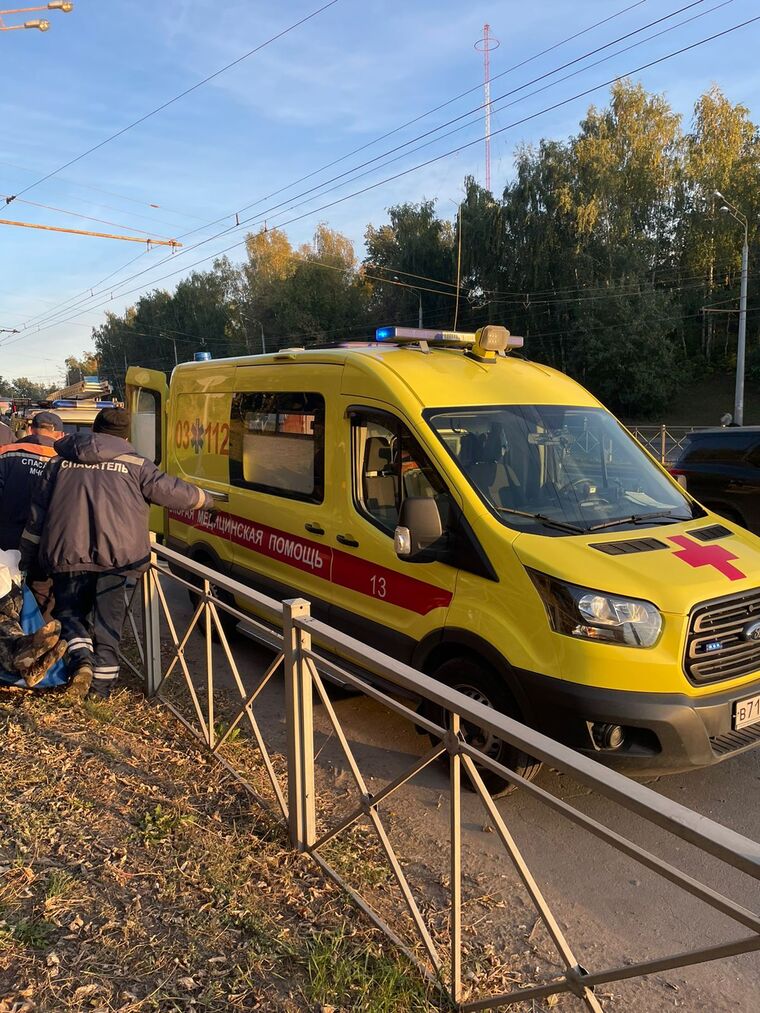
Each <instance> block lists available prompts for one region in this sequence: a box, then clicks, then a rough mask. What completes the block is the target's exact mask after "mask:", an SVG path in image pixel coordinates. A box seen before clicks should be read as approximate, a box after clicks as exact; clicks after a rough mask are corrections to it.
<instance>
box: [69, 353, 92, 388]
mask: <svg viewBox="0 0 760 1013" xmlns="http://www.w3.org/2000/svg"><path fill="white" fill-rule="evenodd" d="M65 366H66V386H67V387H68V386H71V384H73V383H79V381H80V380H83V379H84V378H85V377H86V376H98V372H99V369H100V364H99V362H98V357H97V355H95V354H94V353H93V352H82V357H81V358H80V359H78V358H77V357H76V356H75V355H70V356H69V357H68V358H67V359H66V360H65Z"/></svg>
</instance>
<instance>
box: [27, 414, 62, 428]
mask: <svg viewBox="0 0 760 1013" xmlns="http://www.w3.org/2000/svg"><path fill="white" fill-rule="evenodd" d="M32 428H33V429H54V430H55V431H56V432H57V433H62V432H63V422H61V419H60V416H58V415H56V414H55V412H37V414H36V415H35V416H34V418H33V419H32Z"/></svg>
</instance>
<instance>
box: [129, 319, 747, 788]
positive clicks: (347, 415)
mask: <svg viewBox="0 0 760 1013" xmlns="http://www.w3.org/2000/svg"><path fill="white" fill-rule="evenodd" d="M521 344H522V340H521V339H515V338H512V337H510V335H509V332H508V331H507V330H506V329H505V328H502V327H493V326H489V327H486V328H483V329H482V330H481V331H479V332H478V333H477V335H463V334H459V333H455V332H440V333H437V332H434V331H418V330H407V329H402V328H382V329H380V330H379V331H378V333H377V341H376V342H375V343H372V344H368V345H366V346H362V347H351V346H349V345H347V346H344V347H340V348H325V349H321V348H315V349H309V350H303V349H294V350H283V351H280V352H277V353H274V354H268V355H259V356H245V357H242V358H235V359H224V360H219V361H214V362H212V361H207V360H208V355H207V353H201V355H202V356H203V358H204V359H205V360H206V361H197V362H188V363H183V364H181V365H179V366H178V367H177V368H176V369H175V370H174V372H173V374H172V378H171V384H170V386H167V384H166V381H165V377H164V375H163V374H162V373H156V372H154V371H151V370H148V369H142V368H140V367H133V368H131V369H130V371H129V374H128V377H127V380H128V398H129V407H130V410H131V412H132V418H133V436H134V442H135V443H136V445H137V447H138V449H140V450H141V451H142V452H144V453H146V454H147V455H148V456H150V457H151V458H153V459H154V460H156V462H157V463H159V464H161V465H163V466H164V467H165V468H166V469H167V470H168V471H169V472H170V473H171V474H174V475H179V476H181V477H182V478H184V479H187V480H190V481H192V482H195V483H196V484H198V485H200V486H202V487H203V488H204V489H207V490H209V491H210V492H212V493H213V494H214V495H215V496H216V498H217V500H218V502H219V505H220V510H219V512H218V513H216V514H214V515H213V516H212V515H210V514H209V513H205V512H200V513H199V512H186V513H179V512H171V511H170V512H168V515H167V516H166V517H165V518H164V528H163V533H164V537H165V541H166V544H167V545H169V546H170V547H172V548H174V549H177V550H179V551H181V552H183V553H185V554H187V555H188V556H190V557H192V558H193V559H196V560H199V561H201V562H204V563H207V564H209V565H211V566H213V567H214V568H217V569H218V570H220V571H221V572H223V573H226V574H229V575H231V576H233V577H235V578H236V579H237V580H240V581H242V582H243V583H245V584H247V585H249V586H251V587H253V588H256V589H259V590H261V591H264V592H266V593H268V594H270V595H272V596H274V597H277V598H280V599H281V598H289V597H295V596H303V597H305V598H307V599H309V600H310V601H311V602H312V606H313V613H314V614H315V615H316V616H318V617H319V618H321V619H324V620H325V621H327V622H329V623H330V624H332V625H334V626H336V627H338V628H340V629H342V630H344V631H345V632H347V633H349V634H352V635H353V636H355V637H357V638H358V639H360V640H362V641H364V642H365V643H367V644H370V645H371V646H373V647H377V648H380V649H382V650H383V651H385V652H387V653H388V654H391V655H393V656H394V657H396V658H399V659H401V660H403V661H406V662H409V663H411V664H413V665H415V666H416V667H418V668H420V669H422V670H424V671H426V672H429V673H431V674H433V675H435V676H436V677H438V678H439V679H441V680H443V681H445V682H446V683H448V684H450V685H452V686H455V687H456V688H457V689H459V690H461V691H463V692H464V693H467V694H468V695H470V696H471V697H473V698H475V699H477V700H479V701H481V702H482V703H485V704H489V705H491V706H493V707H496V708H498V709H499V710H502V711H504V712H505V713H507V714H510V715H513V716H516V717H518V718H520V719H521V720H523V721H525V722H527V723H529V724H531V725H533V726H534V727H536V728H538V729H539V730H541V731H543V732H545V733H547V734H548V735H551V736H553V737H555V738H557V739H560V740H561V741H563V742H565V743H567V744H569V745H572V746H574V747H575V748H577V749H579V750H581V751H582V752H585V753H587V754H590V755H593V756H594V757H595V758H597V759H599V760H602V761H604V762H607V763H610V764H611V765H614V766H616V767H617V768H618V769H620V770H622V771H624V772H626V773H642V772H645V771H650V772H651V771H659V772H666V771H671V772H672V771H677V770H685V769H688V768H692V767H699V766H704V765H707V764H712V763H715V762H717V761H719V760H723V759H725V758H727V757H730V756H733V755H736V754H737V753H739V752H741V751H743V750H746V749H748V748H750V747H752V746H754V745H757V743H758V742H760V540H759V539H758V538H756V537H755V536H754V535H751V534H750V533H749V532H747V531H746V530H744V529H743V528H741V527H739V526H738V525H736V524H733V523H732V522H730V521H727V520H724V519H722V518H720V517H718V516H716V515H714V514H711V513H710V512H709V511H708V510H706V509H705V508H703V507H702V506H700V505H699V504H698V503H697V502H696V501H694V500H693V499H692V498H691V497H690V496H689V495H688V493H687V492H686V491H685V490H684V489H682V488H681V487H680V486H679V485H678V484H677V483H676V481H675V480H674V479H673V478H671V476H670V475H668V474H667V472H666V471H665V470H664V469H663V468H661V467H660V465H659V464H658V463H657V462H656V461H655V460H654V459H653V458H652V457H650V456H649V455H648V454H647V453H646V451H644V450H643V449H642V447H641V446H640V445H639V444H638V443H637V442H636V440H635V439H634V438H633V437H632V436H631V435H630V433H628V432H627V430H626V429H625V428H624V427H623V426H622V425H621V424H620V423H619V422H617V421H616V419H615V418H614V417H613V416H612V415H611V414H610V413H609V412H608V411H606V410H605V408H604V407H603V406H602V405H601V404H600V403H599V402H598V401H597V400H596V398H594V397H592V395H591V394H589V393H588V392H587V391H586V390H584V389H583V388H582V387H581V386H579V385H578V384H577V383H575V382H574V381H573V380H571V379H569V378H568V377H567V376H565V375H563V374H562V373H559V372H557V371H555V370H553V369H550V368H548V367H547V366H543V365H539V364H537V363H533V362H530V361H528V360H526V359H525V358H523V357H522V355H521V354H520V353H519V352H517V351H516V350H515V349H516V348H518V347H520V346H521ZM468 734H469V735H470V736H471V737H472V739H473V740H474V741H475V742H477V744H478V745H479V746H480V747H481V748H482V749H484V750H485V751H486V752H487V753H488V754H489V755H491V756H492V757H494V758H495V759H498V760H500V761H501V762H504V763H506V764H507V765H512V766H513V767H515V766H516V767H517V769H518V770H519V771H520V772H522V773H524V774H526V775H527V776H531V775H532V774H533V773H534V772H535V770H536V769H537V765H536V764H534V763H533V762H532V761H531V760H530V759H529V758H527V757H525V756H523V755H521V754H516V751H515V750H513V749H512V748H511V747H509V746H508V745H506V744H505V743H503V742H501V741H499V740H498V739H493V738H492V737H489V736H488V735H486V734H484V733H482V732H481V731H480V730H478V729H468Z"/></svg>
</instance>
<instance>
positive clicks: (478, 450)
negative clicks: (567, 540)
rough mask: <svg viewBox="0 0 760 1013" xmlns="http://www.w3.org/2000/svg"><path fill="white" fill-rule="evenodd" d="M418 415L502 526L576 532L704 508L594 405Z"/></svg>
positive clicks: (668, 519)
mask: <svg viewBox="0 0 760 1013" xmlns="http://www.w3.org/2000/svg"><path fill="white" fill-rule="evenodd" d="M425 417H426V419H427V421H428V423H429V424H430V425H431V426H432V428H433V430H434V431H435V433H436V434H437V436H438V438H439V439H440V440H441V441H442V442H443V444H444V445H445V447H446V449H447V450H448V451H449V453H450V454H451V456H452V457H453V458H454V460H455V461H456V462H457V464H458V466H459V468H460V469H461V470H462V472H463V473H464V475H465V476H466V477H467V479H468V481H469V482H470V483H471V484H472V485H473V486H474V487H475V489H476V490H477V491H478V493H479V494H480V495H481V497H482V498H483V499H484V500H485V501H486V503H487V504H488V505H489V507H491V509H492V510H494V511H495V512H497V513H498V514H499V517H500V519H501V520H502V521H504V523H505V524H508V525H510V527H515V528H518V529H520V530H523V531H541V530H544V531H547V532H548V531H549V530H551V532H552V533H554V534H558V533H561V532H565V533H568V534H569V533H576V534H577V533H579V532H588V531H593V530H600V529H602V528H615V527H618V526H620V527H624V526H626V525H629V526H631V527H636V526H638V525H640V526H647V525H649V526H653V525H655V524H669V523H673V522H675V521H684V520H691V519H692V518H693V517H695V516H703V513H702V511H701V510H700V508H699V507H697V506H696V505H694V504H692V503H691V502H690V501H689V500H688V499H687V498H686V497H685V496H684V495H683V494H682V493H681V492H680V491H679V489H678V488H677V487H676V486H674V485H673V484H672V483H671V482H669V481H668V479H667V478H666V477H665V475H663V474H662V472H661V471H660V470H659V469H658V468H657V467H656V466H655V465H654V464H653V463H652V461H651V460H650V459H649V458H648V457H647V456H646V454H645V453H644V451H643V450H642V449H641V447H640V446H639V444H638V443H637V442H636V441H635V440H634V439H633V438H632V437H631V436H629V435H628V433H626V431H625V430H624V429H623V428H622V427H621V426H620V425H619V424H618V423H617V422H616V420H615V419H614V418H613V416H612V415H610V414H609V413H608V412H606V411H604V409H602V408H577V407H572V406H563V405H505V406H487V407H482V408H458V409H455V410H446V411H440V410H438V409H430V410H428V411H427V412H426V413H425Z"/></svg>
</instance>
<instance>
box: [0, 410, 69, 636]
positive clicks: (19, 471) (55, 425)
mask: <svg viewBox="0 0 760 1013" xmlns="http://www.w3.org/2000/svg"><path fill="white" fill-rule="evenodd" d="M62 436H63V423H62V422H61V420H60V418H59V417H58V415H56V414H55V413H54V412H38V413H37V414H36V415H35V416H34V418H33V419H32V431H31V435H30V436H27V437H26V438H25V439H23V440H20V441H19V442H17V443H10V444H9V445H7V446H5V447H0V549H3V550H6V549H18V547H19V543H20V542H21V533H22V532H23V530H24V525H25V524H26V522H27V520H28V519H29V510H30V507H31V503H32V489H33V487H34V484H35V482H37V481H38V480H39V479H40V478H41V477H42V472H43V470H44V468H45V465H46V464H47V463H48V461H49V460H51V458H53V457H55V450H54V449H53V444H54V443H55V441H56V440H60V439H61V437H62ZM26 583H27V586H28V587H29V589H30V591H31V592H32V594H33V595H34V597H35V598H36V599H37V604H38V605H39V607H40V612H41V613H42V617H43V619H44V620H45V622H48V620H49V619H50V618H51V617H52V612H53V599H52V587H53V582H52V580H51V579H50V577H49V576H48V575H47V574H44V573H40V572H39V570H38V568H37V567H36V566H32V567H31V568H30V570H29V573H28V574H27V578H26Z"/></svg>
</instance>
